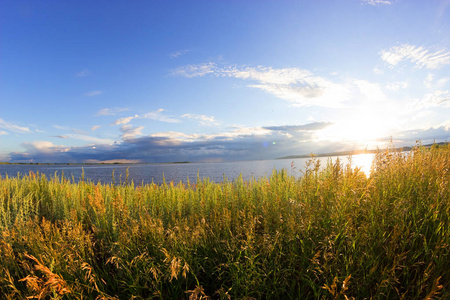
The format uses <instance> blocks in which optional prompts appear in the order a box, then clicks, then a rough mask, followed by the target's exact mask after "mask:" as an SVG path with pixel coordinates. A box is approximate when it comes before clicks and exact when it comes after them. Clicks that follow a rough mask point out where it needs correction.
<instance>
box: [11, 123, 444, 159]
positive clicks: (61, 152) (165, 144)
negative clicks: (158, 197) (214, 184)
mask: <svg viewBox="0 0 450 300" xmlns="http://www.w3.org/2000/svg"><path fill="white" fill-rule="evenodd" d="M330 125H331V123H326V122H318V123H310V124H306V125H292V126H267V127H261V128H259V130H255V131H249V132H247V133H244V134H236V135H233V136H231V137H230V135H228V136H227V135H226V134H224V135H216V136H214V137H209V138H208V139H206V138H203V139H202V138H200V139H197V140H181V139H177V138H171V137H152V136H144V137H137V138H127V139H124V140H123V141H122V142H120V143H116V144H112V145H93V146H83V147H60V146H54V147H47V148H42V147H36V146H34V145H33V144H27V145H24V146H25V148H26V152H13V153H10V155H9V157H10V161H12V162H30V161H32V162H54V163H65V162H70V163H76V162H77V163H80V162H93V161H100V162H101V161H112V160H133V161H140V162H149V163H159V162H176V161H191V162H201V161H204V162H208V161H239V160H259V159H274V158H277V157H282V156H287V155H299V154H308V153H311V152H314V153H323V152H327V153H329V152H333V151H342V150H352V149H351V147H352V145H349V144H345V143H334V144H329V143H325V142H318V141H315V140H314V132H315V131H316V130H320V129H322V128H325V127H327V126H330ZM397 135H398V138H395V137H394V141H396V142H397V143H398V145H399V146H406V145H411V144H412V145H413V144H414V143H415V141H416V140H422V142H424V143H425V142H430V141H431V142H433V140H436V141H446V140H448V139H449V137H450V131H449V130H448V129H447V128H445V127H439V128H436V129H428V130H416V131H404V132H399V133H397ZM390 138H391V137H386V139H385V140H384V141H386V140H389V139H390ZM353 146H354V145H353ZM349 147H350V148H349Z"/></svg>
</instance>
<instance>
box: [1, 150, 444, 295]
mask: <svg viewBox="0 0 450 300" xmlns="http://www.w3.org/2000/svg"><path fill="white" fill-rule="evenodd" d="M449 169H450V147H449V145H445V146H441V147H438V146H433V147H431V148H424V147H421V146H417V147H415V148H414V149H413V150H412V151H411V152H410V153H409V154H404V153H401V152H397V151H394V150H388V151H386V152H382V153H379V154H377V155H376V158H375V161H374V164H373V167H372V173H371V175H370V177H368V178H367V177H366V176H365V175H364V174H363V173H362V172H361V171H360V170H358V169H354V168H352V167H351V166H350V165H342V164H341V163H340V162H339V161H337V162H334V163H333V162H329V163H328V165H327V166H325V168H323V169H321V168H320V166H319V162H318V161H317V160H314V159H312V160H311V161H310V162H308V164H307V165H306V166H305V168H304V169H303V176H302V177H301V178H294V177H293V176H290V175H289V174H288V172H287V171H286V170H282V171H274V172H273V174H272V175H271V176H270V177H269V178H258V179H252V180H249V181H244V180H242V178H238V179H237V180H235V181H233V182H230V181H227V180H225V181H224V182H221V183H213V182H210V181H209V180H208V179H202V180H200V179H198V180H197V182H195V183H190V182H189V183H187V184H182V183H179V184H174V183H172V182H171V183H164V184H162V185H156V184H148V185H144V186H134V184H133V183H130V184H121V185H120V184H116V185H115V184H110V185H105V184H95V183H92V182H89V181H86V180H81V181H80V182H78V183H74V182H71V181H70V180H67V179H65V178H64V177H59V176H57V175H56V174H55V176H53V177H52V178H46V177H45V176H44V175H41V174H34V173H29V174H27V175H24V176H21V177H20V178H11V177H4V178H0V232H1V235H0V295H2V297H3V298H5V299H25V298H28V299H149V298H162V299H183V298H185V299H210V298H211V299H386V298H388V299H440V298H442V299H445V298H449V297H450V268H449V266H450V265H449V261H450V256H449V252H450V201H449V200H450V197H449V178H450V172H449Z"/></svg>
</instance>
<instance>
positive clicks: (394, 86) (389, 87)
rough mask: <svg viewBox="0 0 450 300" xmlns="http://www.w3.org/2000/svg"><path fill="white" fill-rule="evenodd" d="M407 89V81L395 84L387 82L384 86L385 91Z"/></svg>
mask: <svg viewBox="0 0 450 300" xmlns="http://www.w3.org/2000/svg"><path fill="white" fill-rule="evenodd" d="M407 87H408V82H407V81H396V82H389V83H388V84H386V89H387V90H389V91H398V90H401V89H406V88H407Z"/></svg>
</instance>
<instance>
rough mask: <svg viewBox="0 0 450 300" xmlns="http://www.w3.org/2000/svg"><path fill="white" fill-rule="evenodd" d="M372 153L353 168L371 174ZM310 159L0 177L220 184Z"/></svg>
mask: <svg viewBox="0 0 450 300" xmlns="http://www.w3.org/2000/svg"><path fill="white" fill-rule="evenodd" d="M373 156H374V155H373V154H359V155H354V156H353V157H352V165H353V166H354V167H360V168H361V169H362V171H364V173H365V174H366V175H369V173H370V166H371V164H372V160H373ZM336 158H337V157H336V156H334V157H319V158H318V159H320V161H321V165H322V166H325V165H326V163H327V161H328V160H329V159H331V160H333V161H335V160H336ZM339 159H340V160H341V163H343V164H346V163H347V162H348V157H343V156H342V157H339ZM308 160H309V158H299V159H277V160H257V161H239V162H221V163H180V164H118V165H68V164H67V165H66V164H61V165H0V175H1V176H2V177H4V176H5V175H6V174H8V176H9V177H13V176H17V175H18V174H22V175H23V174H28V173H29V172H30V171H33V172H35V173H36V172H39V173H41V174H45V175H46V176H47V177H50V176H54V175H55V173H56V174H57V175H58V176H61V174H62V173H64V176H65V177H66V178H69V179H72V177H73V179H74V180H75V181H78V180H79V179H80V178H81V174H82V170H84V176H85V179H89V180H91V181H93V182H95V183H97V182H102V183H111V182H112V174H113V171H114V177H115V181H116V183H118V182H120V180H122V181H125V174H126V169H127V168H129V179H130V180H133V181H134V183H135V184H141V183H144V184H145V183H151V182H152V181H153V182H155V183H162V182H163V178H165V180H166V182H170V181H173V182H174V183H178V182H180V181H182V182H186V181H187V178H189V180H190V181H191V182H195V181H196V180H197V174H198V176H199V177H200V178H205V177H208V178H209V179H210V180H212V181H214V182H221V181H223V179H224V178H227V179H228V180H230V181H231V180H234V179H236V178H237V177H238V176H239V175H242V177H243V178H244V179H245V180H248V179H251V178H252V177H255V178H258V177H264V176H270V174H271V173H272V171H273V170H274V169H277V170H281V169H283V168H284V169H286V170H287V171H288V173H289V174H292V175H295V176H297V177H299V176H301V175H302V173H301V170H304V168H305V164H306V162H307V161H308Z"/></svg>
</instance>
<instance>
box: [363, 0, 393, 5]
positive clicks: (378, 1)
mask: <svg viewBox="0 0 450 300" xmlns="http://www.w3.org/2000/svg"><path fill="white" fill-rule="evenodd" d="M363 2H364V3H365V4H369V5H372V6H379V5H391V4H392V1H388V0H363Z"/></svg>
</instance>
